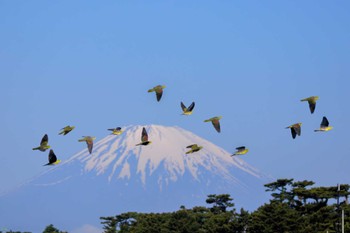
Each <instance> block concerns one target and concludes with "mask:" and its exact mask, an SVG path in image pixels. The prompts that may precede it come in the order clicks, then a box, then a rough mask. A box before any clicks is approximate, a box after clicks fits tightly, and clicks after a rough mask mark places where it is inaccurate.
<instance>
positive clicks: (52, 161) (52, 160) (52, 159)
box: [44, 149, 61, 166]
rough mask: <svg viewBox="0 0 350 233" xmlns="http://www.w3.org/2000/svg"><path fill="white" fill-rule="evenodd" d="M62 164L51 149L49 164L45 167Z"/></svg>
mask: <svg viewBox="0 0 350 233" xmlns="http://www.w3.org/2000/svg"><path fill="white" fill-rule="evenodd" d="M60 162H61V160H57V157H56V155H55V153H54V152H53V150H52V149H51V150H50V152H49V162H48V163H47V164H44V166H48V165H56V164H59V163H60Z"/></svg>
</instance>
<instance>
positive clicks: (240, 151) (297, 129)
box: [33, 85, 333, 166]
mask: <svg viewBox="0 0 350 233" xmlns="http://www.w3.org/2000/svg"><path fill="white" fill-rule="evenodd" d="M164 88H165V86H164V85H158V86H155V87H154V88H152V89H149V90H148V92H155V93H156V98H157V101H158V102H159V101H160V100H161V98H162V95H163V89H164ZM318 99H319V97H318V96H311V97H308V98H305V99H302V100H301V101H307V102H308V104H309V109H310V112H311V114H313V113H314V111H315V108H316V101H317V100H318ZM194 106H195V103H194V102H192V103H191V105H190V106H188V107H186V106H185V104H184V103H183V102H181V109H182V111H183V113H182V115H191V114H192V111H193V109H194ZM221 118H222V116H215V117H212V118H210V119H207V120H204V122H211V123H212V124H213V126H214V128H215V130H216V131H217V132H218V133H220V132H221V129H220V119H221ZM301 125H302V123H296V124H293V125H290V126H288V127H286V129H290V130H291V134H292V138H293V139H295V137H296V136H297V135H298V136H300V134H301ZM74 128H75V127H74V126H69V125H68V126H66V127H64V128H62V129H61V132H60V133H59V135H66V134H68V133H69V132H71V131H72V130H73V129H74ZM332 128H333V127H332V126H329V122H328V119H327V118H326V117H323V119H322V122H321V125H320V128H319V129H316V130H315V132H318V131H321V132H325V131H329V130H331V129H332ZM108 130H109V131H112V133H111V134H113V135H120V134H122V133H123V130H122V129H121V127H116V128H112V129H108ZM95 139H96V137H92V136H83V138H81V139H79V140H78V141H79V142H84V141H85V142H86V144H87V148H88V151H89V153H90V154H91V153H92V148H93V141H94V140H95ZM48 141H49V138H48V135H47V134H45V135H44V136H43V138H42V140H41V142H40V146H38V147H35V148H33V150H40V151H42V152H44V151H46V150H47V149H50V148H51V146H50V145H49V144H48ZM150 143H152V142H151V141H149V140H148V134H147V131H146V129H145V128H144V127H143V129H142V133H141V142H140V143H138V144H136V146H147V145H149V144H150ZM186 148H188V149H189V150H188V151H187V152H186V154H190V153H194V152H197V151H199V150H201V149H202V148H203V147H202V146H199V145H197V144H192V145H189V146H187V147H186ZM247 152H248V148H246V147H245V146H240V147H237V148H236V152H235V153H234V154H232V155H231V156H235V155H244V154H246V153H247ZM48 159H49V162H48V163H47V164H44V166H46V165H55V164H58V163H60V162H61V160H58V159H57V156H56V155H55V153H54V151H53V150H52V149H50V152H49V155H48Z"/></svg>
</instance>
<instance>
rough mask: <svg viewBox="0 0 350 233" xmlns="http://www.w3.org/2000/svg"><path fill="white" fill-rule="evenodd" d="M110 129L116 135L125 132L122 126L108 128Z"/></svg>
mask: <svg viewBox="0 0 350 233" xmlns="http://www.w3.org/2000/svg"><path fill="white" fill-rule="evenodd" d="M108 130H109V131H112V134H114V135H120V134H122V133H123V132H124V131H123V130H122V128H121V127H117V128H113V129H108Z"/></svg>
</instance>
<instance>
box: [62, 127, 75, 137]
mask: <svg viewBox="0 0 350 233" xmlns="http://www.w3.org/2000/svg"><path fill="white" fill-rule="evenodd" d="M74 128H75V126H69V125H67V126H66V127H64V128H62V129H61V130H62V131H61V132H60V133H59V134H63V135H66V134H68V133H69V132H70V131H72V130H73V129H74Z"/></svg>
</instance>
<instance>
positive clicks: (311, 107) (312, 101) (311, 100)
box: [300, 96, 319, 114]
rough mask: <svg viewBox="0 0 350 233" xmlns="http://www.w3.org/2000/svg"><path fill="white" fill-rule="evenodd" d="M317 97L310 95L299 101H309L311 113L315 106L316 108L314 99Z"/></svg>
mask: <svg viewBox="0 0 350 233" xmlns="http://www.w3.org/2000/svg"><path fill="white" fill-rule="evenodd" d="M318 99H319V97H318V96H310V97H308V98H305V99H302V100H300V101H307V102H308V103H309V108H310V112H311V114H312V113H314V111H315V108H316V101H317V100H318Z"/></svg>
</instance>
